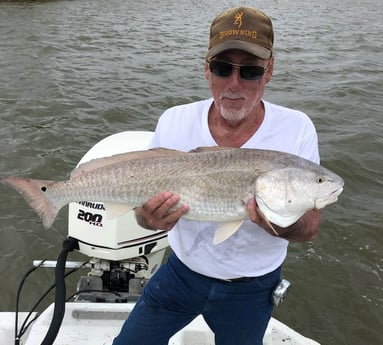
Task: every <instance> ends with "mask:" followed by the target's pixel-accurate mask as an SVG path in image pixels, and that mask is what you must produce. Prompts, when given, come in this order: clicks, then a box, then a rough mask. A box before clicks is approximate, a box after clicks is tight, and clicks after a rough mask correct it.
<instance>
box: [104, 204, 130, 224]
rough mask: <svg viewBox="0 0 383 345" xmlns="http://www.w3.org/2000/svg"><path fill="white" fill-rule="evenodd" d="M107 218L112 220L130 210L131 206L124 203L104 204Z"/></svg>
mask: <svg viewBox="0 0 383 345" xmlns="http://www.w3.org/2000/svg"><path fill="white" fill-rule="evenodd" d="M105 210H106V215H107V218H108V219H110V220H112V219H115V218H117V217H120V216H122V215H123V214H125V213H128V212H129V211H130V210H132V207H131V206H129V205H126V204H105Z"/></svg>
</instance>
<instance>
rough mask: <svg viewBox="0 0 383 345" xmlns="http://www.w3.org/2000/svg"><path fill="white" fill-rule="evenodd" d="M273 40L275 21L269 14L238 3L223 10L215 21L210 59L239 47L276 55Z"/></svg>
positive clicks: (262, 55)
mask: <svg viewBox="0 0 383 345" xmlns="http://www.w3.org/2000/svg"><path fill="white" fill-rule="evenodd" d="M273 43H274V31H273V24H272V22H271V19H270V18H269V17H268V16H267V15H266V14H264V13H263V12H262V11H260V10H258V9H254V8H250V7H235V8H232V9H229V10H227V11H225V12H223V13H221V14H219V15H218V16H217V17H216V18H215V19H214V21H213V23H212V24H211V27H210V42H209V50H208V52H207V54H206V59H207V60H209V59H211V58H212V57H214V56H216V55H218V54H219V53H222V52H223V51H225V50H229V49H239V50H244V51H246V52H248V53H250V54H253V55H255V56H257V57H259V58H261V59H265V60H267V59H270V58H271V56H272V50H273Z"/></svg>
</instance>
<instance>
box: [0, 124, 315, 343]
mask: <svg viewBox="0 0 383 345" xmlns="http://www.w3.org/2000/svg"><path fill="white" fill-rule="evenodd" d="M152 136H153V132H149V131H126V132H121V133H117V134H114V135H111V136H109V137H107V138H105V139H103V140H101V141H100V142H99V143H97V144H96V145H95V146H93V147H92V148H91V149H90V150H89V151H88V152H87V153H86V154H85V155H84V157H83V158H82V159H81V160H80V162H79V164H81V163H83V162H86V161H89V160H91V159H94V158H99V157H105V156H110V155H112V154H117V153H122V152H128V151H136V150H142V149H146V148H148V145H149V143H150V141H151V138H152ZM69 247H70V248H69ZM72 250H77V251H79V252H81V253H82V254H84V255H86V256H87V257H89V261H87V262H86V263H81V262H73V261H67V255H68V253H69V252H70V251H72ZM167 250H168V241H167V235H166V232H165V231H161V230H157V231H148V230H146V229H143V228H141V227H140V226H139V225H138V224H137V222H136V220H135V216H134V213H133V212H132V211H131V212H128V213H126V214H123V215H121V216H119V217H117V218H114V219H108V218H107V216H106V211H105V205H104V204H103V203H101V202H88V201H83V202H79V203H71V204H70V205H69V216H68V236H67V239H66V241H64V244H63V251H62V252H61V253H60V255H59V257H58V259H57V261H34V263H33V264H34V267H35V268H37V267H54V268H55V274H56V292H55V296H56V297H55V302H54V303H52V304H51V305H50V306H48V307H47V308H46V309H45V310H44V311H42V312H41V313H37V312H35V311H32V312H26V311H23V312H16V311H12V312H0V343H1V345H11V344H15V345H19V344H20V345H37V344H44V345H47V344H55V345H67V344H70V345H80V344H81V345H87V344H89V345H90V344H92V345H101V344H111V343H112V341H113V339H114V337H115V336H116V335H117V334H118V333H119V330H120V329H121V326H122V324H123V322H124V320H125V319H126V318H128V317H129V313H130V312H131V310H132V309H133V307H134V304H135V302H136V301H137V299H138V298H139V296H140V294H141V293H142V291H143V288H144V287H145V284H146V283H147V282H148V281H149V279H150V278H151V277H152V276H153V274H154V273H155V272H156V270H157V269H158V267H159V266H160V265H161V263H162V261H163V260H164V258H165V256H166V253H167ZM79 268H82V269H87V271H88V273H87V275H84V276H82V277H81V278H80V279H79V281H78V284H77V293H76V295H75V296H73V301H71V302H67V301H66V300H67V296H66V293H65V291H66V290H65V272H66V271H67V270H69V269H71V270H75V269H79ZM286 282H287V281H285V283H286ZM288 285H289V284H287V285H286V286H285V287H286V288H288ZM71 300H72V299H71ZM16 324H17V326H15V325H16ZM263 343H264V345H319V343H318V342H316V341H314V340H312V339H309V338H307V337H305V336H303V335H301V334H299V333H298V332H296V331H294V330H293V329H292V328H290V327H288V326H287V325H285V324H283V323H282V322H280V321H278V320H276V319H275V318H271V320H270V322H269V324H268V327H267V330H266V333H265V336H264V342H263ZM169 345H214V334H213V332H212V331H211V330H210V328H209V327H208V325H207V324H206V323H205V321H204V319H203V318H202V316H198V317H197V318H196V319H194V320H193V321H192V322H191V323H190V324H188V325H187V326H186V327H184V328H183V329H182V330H180V331H179V332H178V333H176V334H175V335H174V336H173V337H172V338H171V339H170V340H169Z"/></svg>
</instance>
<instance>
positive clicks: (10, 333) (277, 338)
mask: <svg viewBox="0 0 383 345" xmlns="http://www.w3.org/2000/svg"><path fill="white" fill-rule="evenodd" d="M133 306H134V303H126V304H116V303H80V302H75V303H67V304H66V311H65V317H64V320H63V324H62V326H61V329H60V331H59V333H58V336H57V338H56V341H55V342H54V344H55V345H76V344H79V345H80V344H81V345H88V344H89V345H104V344H111V343H112V341H113V339H114V337H115V336H116V335H117V334H118V332H119V330H120V328H121V326H122V324H123V322H124V320H125V319H126V318H127V317H128V316H129V312H130V311H131V310H132V308H133ZM52 312H53V305H51V306H49V307H48V308H47V309H46V310H45V311H44V312H43V313H42V314H41V315H40V316H39V318H38V319H37V320H36V321H35V322H34V324H33V327H31V329H30V330H29V332H28V333H27V334H26V335H25V336H24V337H23V338H22V341H21V344H23V345H40V344H41V341H42V340H43V339H44V337H45V334H46V332H47V330H48V327H49V324H50V321H51V317H52ZM26 315H27V313H21V314H20V315H19V321H20V322H19V323H22V321H23V320H24V318H25V317H26ZM14 318H15V314H14V313H0V339H1V345H13V344H14ZM169 345H214V335H213V333H212V332H211V330H210V329H209V327H208V326H207V324H206V323H205V322H204V320H203V318H202V317H197V318H196V319H195V320H194V321H193V322H192V323H190V324H189V325H188V326H187V327H185V328H184V329H182V330H181V331H180V332H178V333H177V334H175V335H174V336H173V337H172V338H171V339H170V341H169ZM264 345H319V343H317V342H315V341H313V340H311V339H308V338H306V337H304V336H302V335H300V334H299V333H297V332H295V331H294V330H293V329H291V328H289V327H287V326H286V325H284V324H283V323H281V322H279V321H277V320H276V319H274V318H272V319H271V320H270V323H269V325H268V328H267V331H266V334H265V338H264Z"/></svg>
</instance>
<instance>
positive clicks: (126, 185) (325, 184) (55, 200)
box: [0, 146, 344, 244]
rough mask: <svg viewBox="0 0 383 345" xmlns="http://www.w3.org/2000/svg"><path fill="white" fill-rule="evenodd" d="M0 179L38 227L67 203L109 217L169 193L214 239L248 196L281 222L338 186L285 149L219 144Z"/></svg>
mask: <svg viewBox="0 0 383 345" xmlns="http://www.w3.org/2000/svg"><path fill="white" fill-rule="evenodd" d="M0 183H1V184H5V185H8V186H10V187H12V188H14V189H15V190H16V191H17V192H19V193H20V194H21V195H22V196H23V197H24V198H25V200H26V201H27V203H28V204H29V205H30V206H31V207H32V208H33V209H34V210H35V211H36V212H37V214H38V215H39V216H40V217H41V219H42V223H43V225H44V227H45V228H50V227H51V226H52V224H53V223H54V221H55V218H56V216H57V214H58V212H59V211H60V210H61V209H62V208H63V207H64V206H65V205H66V204H68V203H70V202H80V201H84V200H86V201H94V202H103V203H104V204H105V209H106V212H107V216H108V218H110V219H113V218H115V217H118V216H119V215H122V214H124V213H125V212H128V211H129V210H132V209H134V208H135V207H138V206H141V205H142V204H143V203H145V202H146V201H147V200H149V198H150V197H152V196H154V195H156V194H158V193H160V192H164V191H170V192H172V193H175V194H178V195H179V196H180V203H181V202H182V203H185V204H188V205H189V211H188V212H187V213H186V214H185V215H184V216H183V217H184V218H186V219H189V220H193V221H208V222H217V223H218V224H217V230H216V234H215V237H214V243H216V244H218V243H220V242H222V241H223V240H225V239H226V238H228V237H230V236H231V235H232V234H233V233H235V232H236V231H237V230H238V228H239V227H240V226H241V224H242V223H243V222H244V221H245V220H246V219H248V213H247V210H246V204H247V202H248V201H249V200H250V199H251V198H255V199H256V201H257V203H258V206H259V209H260V211H261V213H262V216H263V217H264V218H265V220H266V221H267V222H269V224H270V226H271V227H272V228H273V226H272V224H276V225H278V226H280V227H287V226H289V225H291V224H293V223H294V222H296V221H297V220H298V219H299V218H300V217H301V216H302V215H303V214H304V213H305V212H307V211H308V210H311V209H321V208H323V207H325V206H327V205H329V204H332V203H334V202H336V201H337V200H338V196H339V195H340V194H341V192H342V191H343V187H344V180H343V179H342V178H341V177H340V176H338V175H337V174H336V173H334V172H332V171H330V170H328V169H326V168H325V167H323V166H321V165H319V164H316V163H314V162H312V161H309V160H307V159H304V158H302V157H299V156H296V155H293V154H290V153H286V152H280V151H274V150H261V149H248V148H229V147H220V146H217V147H200V148H197V149H194V150H192V151H189V152H183V151H178V150H172V149H166V148H155V149H149V150H143V151H133V152H127V153H121V154H116V155H112V156H109V157H102V158H97V159H93V160H91V161H89V162H86V163H83V164H81V165H79V166H78V167H77V168H75V169H74V170H73V171H72V172H71V174H70V178H69V179H68V180H66V181H47V180H38V179H31V178H24V177H17V176H9V177H2V178H0Z"/></svg>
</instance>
